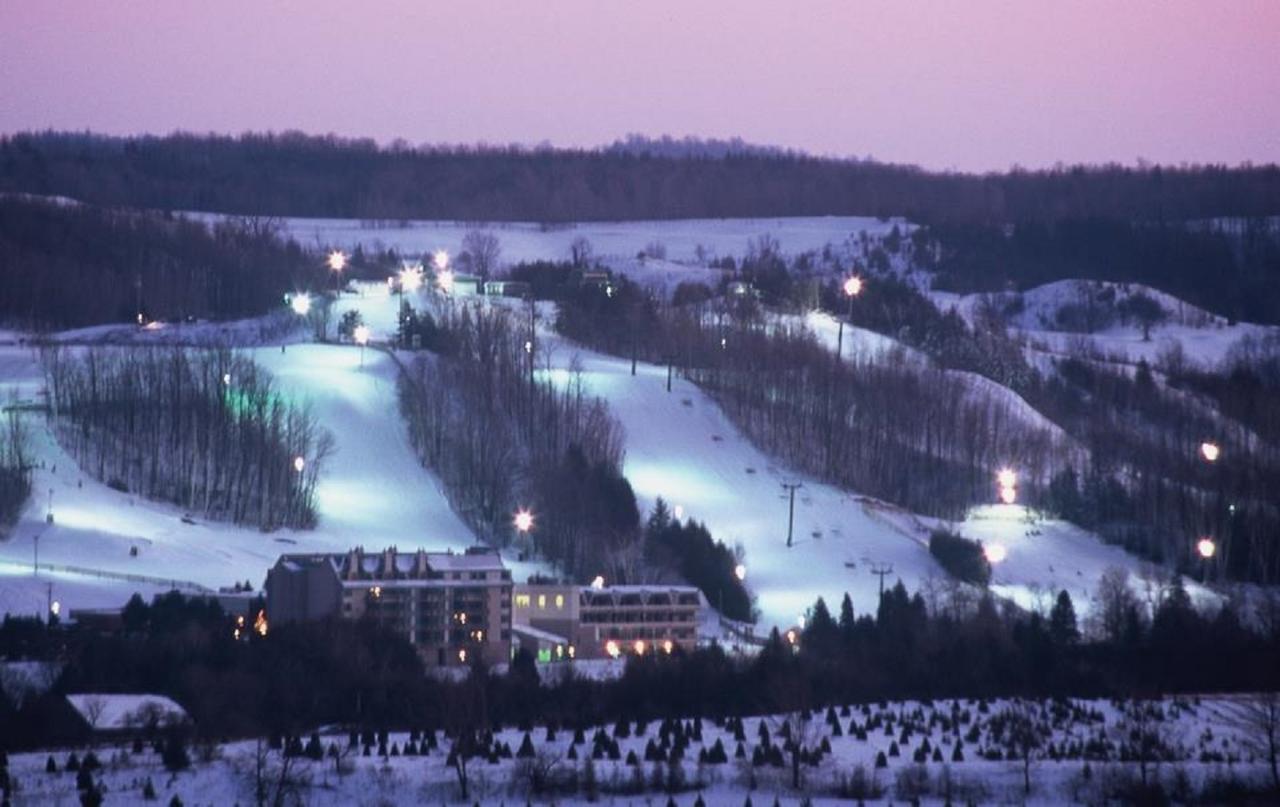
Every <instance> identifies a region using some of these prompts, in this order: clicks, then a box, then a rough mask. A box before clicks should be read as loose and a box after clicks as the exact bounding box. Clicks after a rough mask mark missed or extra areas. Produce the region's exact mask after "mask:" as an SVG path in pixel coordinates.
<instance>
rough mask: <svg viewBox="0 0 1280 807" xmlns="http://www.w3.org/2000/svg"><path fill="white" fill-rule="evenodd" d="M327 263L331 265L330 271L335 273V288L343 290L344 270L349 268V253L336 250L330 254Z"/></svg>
mask: <svg viewBox="0 0 1280 807" xmlns="http://www.w3.org/2000/svg"><path fill="white" fill-rule="evenodd" d="M325 263H327V264H328V265H329V271H330V272H333V285H334V288H335V289H340V288H342V270H343V269H346V268H347V253H345V252H343V251H342V250H340V249H335V250H333V251H332V252H330V253H329V256H328V258H326V259H325Z"/></svg>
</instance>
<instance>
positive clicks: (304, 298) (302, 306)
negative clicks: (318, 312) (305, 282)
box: [289, 291, 311, 317]
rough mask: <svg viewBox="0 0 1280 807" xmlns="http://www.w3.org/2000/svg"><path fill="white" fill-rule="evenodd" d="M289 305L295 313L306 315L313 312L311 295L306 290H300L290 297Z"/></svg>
mask: <svg viewBox="0 0 1280 807" xmlns="http://www.w3.org/2000/svg"><path fill="white" fill-rule="evenodd" d="M289 307H290V308H292V309H293V313H295V314H297V315H298V316H300V317H305V316H306V315H307V314H309V313H311V295H310V294H307V293H306V292H305V291H300V292H298V293H297V294H295V295H293V297H292V298H290V299H289Z"/></svg>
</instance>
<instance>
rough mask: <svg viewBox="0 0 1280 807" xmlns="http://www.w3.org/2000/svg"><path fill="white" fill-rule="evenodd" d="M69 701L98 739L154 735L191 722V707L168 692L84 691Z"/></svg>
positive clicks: (69, 696)
mask: <svg viewBox="0 0 1280 807" xmlns="http://www.w3.org/2000/svg"><path fill="white" fill-rule="evenodd" d="M67 704H68V705H69V706H70V707H71V710H72V711H73V712H74V714H75V716H76V717H77V718H78V719H79V720H80V721H81V722H82V723H83V726H82V728H83V729H85V730H86V731H87V732H88V733H89V735H90V736H91V737H93V738H95V739H108V738H111V739H120V738H128V737H137V736H151V735H154V734H155V733H156V731H158V730H161V729H166V728H171V727H176V726H185V725H187V724H189V723H190V722H191V718H190V717H189V716H188V715H187V711H186V710H185V709H183V708H182V707H181V706H179V705H178V704H177V703H176V702H174V701H173V700H172V699H171V698H168V697H166V696H164V695H153V694H119V693H97V692H82V693H78V694H74V695H67Z"/></svg>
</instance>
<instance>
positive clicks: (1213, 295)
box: [913, 216, 1280, 323]
mask: <svg viewBox="0 0 1280 807" xmlns="http://www.w3.org/2000/svg"><path fill="white" fill-rule="evenodd" d="M1152 218H1155V217H1151V216H1144V217H1140V218H1138V219H1128V218H1103V217H1090V218H1064V219H1061V220H1058V221H1020V222H1018V223H1016V224H1014V225H1011V226H1007V227H1006V226H996V225H985V224H977V223H945V224H936V225H933V226H930V227H928V228H926V229H924V230H921V231H918V232H917V234H916V237H915V238H914V239H913V240H914V241H916V242H918V243H920V244H922V245H926V246H927V248H924V249H917V250H916V251H914V252H913V256H914V258H915V260H916V262H917V264H918V265H919V266H920V267H921V268H925V269H928V270H930V271H933V272H935V273H936V274H935V276H934V284H933V285H934V288H937V289H941V290H945V291H956V292H962V293H972V292H986V291H1004V290H1006V289H1008V288H1010V287H1012V288H1018V289H1026V288H1031V287H1033V286H1038V285H1041V284H1044V283H1048V282H1051V281H1054V280H1066V279H1093V280H1111V281H1119V282H1136V283H1145V284H1148V285H1152V286H1157V287H1159V288H1160V289H1161V290H1163V291H1166V292H1169V293H1171V294H1175V295H1177V296H1178V297H1180V298H1182V299H1184V300H1188V301H1189V302H1192V303H1195V304H1196V305H1199V306H1201V307H1202V308H1207V309H1209V310H1210V311H1214V312H1217V313H1219V314H1221V315H1223V316H1226V317H1229V318H1232V319H1236V320H1247V321H1251V322H1269V323H1280V228H1277V226H1276V224H1275V221H1274V220H1267V219H1262V218H1254V219H1246V220H1244V221H1241V222H1239V226H1238V227H1234V228H1227V227H1218V226H1214V227H1210V226H1188V225H1187V224H1186V223H1185V222H1180V221H1159V220H1157V221H1152V220H1150V219H1152Z"/></svg>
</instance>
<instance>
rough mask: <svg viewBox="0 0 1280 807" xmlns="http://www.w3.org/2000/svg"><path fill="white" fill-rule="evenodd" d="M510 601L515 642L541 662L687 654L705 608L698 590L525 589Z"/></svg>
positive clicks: (554, 586)
mask: <svg viewBox="0 0 1280 807" xmlns="http://www.w3.org/2000/svg"><path fill="white" fill-rule="evenodd" d="M512 601H513V607H512V621H513V629H514V630H515V632H516V637H517V640H518V641H519V642H520V643H521V644H522V646H529V647H530V648H531V649H533V650H534V652H535V655H537V656H538V658H539V660H540V661H559V660H561V659H566V658H607V657H615V658H616V657H618V656H620V655H623V654H641V655H643V654H645V653H670V652H672V651H673V650H675V649H676V648H681V649H683V650H685V651H691V650H693V649H694V647H695V646H696V645H697V641H698V617H699V614H700V612H701V611H702V608H703V606H704V605H705V602H704V601H703V599H702V594H701V592H699V591H698V589H696V588H693V587H691V586H663V585H653V586H577V585H558V584H551V585H546V584H529V585H521V586H516V587H515V588H514V590H513V595H512ZM557 639H558V640H559V641H557Z"/></svg>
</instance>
